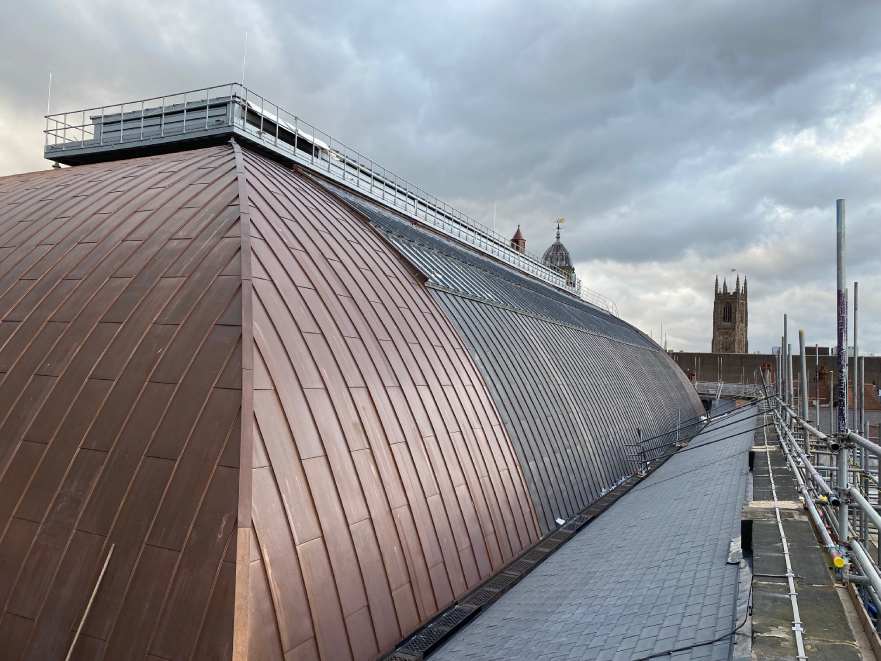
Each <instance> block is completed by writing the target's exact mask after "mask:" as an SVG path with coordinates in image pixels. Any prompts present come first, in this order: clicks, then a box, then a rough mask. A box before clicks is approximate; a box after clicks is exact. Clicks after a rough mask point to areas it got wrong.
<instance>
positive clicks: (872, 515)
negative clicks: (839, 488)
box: [847, 486, 881, 530]
mask: <svg viewBox="0 0 881 661" xmlns="http://www.w3.org/2000/svg"><path fill="white" fill-rule="evenodd" d="M847 493H848V494H849V495H850V497H851V498H853V499H854V500H855V501H856V504H857V505H859V506H860V508H861V509H862V510H863V511H864V512H865V513H866V516H868V517H869V519H870V520H871V521H872V523H873V524H874V525H875V528H876V530H881V516H879V515H878V512H876V511H875V508H874V507H873V506H872V503H870V502H869V501H868V500H866V498H865V497H864V496H863V494H862V493H860V490H859V489H857V488H855V487H853V486H850V487H848V488H847Z"/></svg>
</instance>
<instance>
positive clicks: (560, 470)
mask: <svg viewBox="0 0 881 661" xmlns="http://www.w3.org/2000/svg"><path fill="white" fill-rule="evenodd" d="M337 193H338V194H339V195H340V196H342V197H343V198H345V199H346V200H347V201H348V202H349V203H350V204H352V205H353V206H355V207H356V208H358V209H359V210H360V211H362V212H363V213H364V214H365V215H366V216H367V217H368V218H369V219H370V221H371V222H372V223H373V224H374V225H375V226H376V227H378V228H379V229H380V230H381V231H383V232H384V233H385V234H386V235H387V236H388V238H389V240H390V241H391V242H392V244H393V245H395V246H396V247H397V248H398V250H399V251H400V252H401V254H402V255H403V256H404V257H405V258H406V259H407V260H408V261H410V263H411V264H412V265H413V266H414V267H416V268H417V269H418V270H420V271H421V272H422V273H423V274H424V275H425V277H426V278H427V279H428V284H429V287H430V288H431V289H432V290H433V294H434V297H435V299H436V300H437V301H438V302H439V303H440V305H441V307H442V309H443V310H444V311H445V312H446V314H447V316H448V318H449V319H450V320H451V321H452V322H453V324H454V325H455V326H456V328H457V329H458V331H459V333H460V335H461V336H462V338H463V340H464V342H465V347H466V348H467V349H468V352H469V354H470V355H471V358H472V359H473V360H474V362H475V363H476V364H477V366H478V368H479V369H480V371H481V373H482V375H483V378H484V381H485V382H486V384H487V386H488V388H489V391H490V393H491V395H492V397H493V402H494V404H495V406H496V408H497V409H498V411H499V414H500V417H501V420H502V423H503V424H504V426H505V429H506V431H507V433H508V435H509V436H510V437H511V440H512V443H513V446H514V450H515V452H516V453H517V457H518V459H519V464H520V467H521V468H522V470H523V474H524V477H525V478H526V482H527V485H528V487H529V492H530V497H531V499H532V502H533V505H534V507H535V512H536V515H537V517H538V519H539V523H540V525H541V530H542V532H543V533H547V532H549V531H551V530H553V529H554V528H555V527H556V526H557V525H558V524H557V520H558V519H569V518H570V517H572V516H574V515H575V514H577V513H578V512H580V511H581V510H583V509H584V508H586V507H588V506H589V505H590V504H591V503H593V502H594V501H596V500H597V499H598V498H599V497H600V496H601V495H602V494H603V493H605V492H606V491H608V490H609V489H611V488H612V487H614V486H615V485H616V484H617V483H618V482H620V481H621V480H622V479H624V478H625V477H626V476H628V475H630V474H632V473H633V471H634V469H635V467H636V464H635V461H634V460H635V458H636V452H635V451H634V450H632V449H628V447H627V444H632V443H636V441H637V436H638V434H639V433H640V432H641V433H642V437H643V438H644V439H652V440H647V442H646V451H647V457H648V458H653V457H654V456H657V455H658V454H660V453H661V452H662V448H663V447H664V446H665V445H666V444H669V443H672V442H673V441H674V440H675V432H671V433H667V432H670V430H673V429H675V426H676V422H677V416H678V415H680V413H681V417H682V419H683V420H686V419H689V418H691V417H692V416H694V415H696V414H698V413H701V412H702V410H703V409H702V407H701V404H700V401H699V400H698V398H697V396H696V394H695V392H694V389H693V388H692V387H691V385H690V384H689V383H688V382H687V380H686V379H685V375H684V374H683V373H682V371H681V370H680V369H679V368H678V367H676V365H675V364H674V363H673V361H672V360H671V359H670V358H669V357H668V356H667V354H666V352H664V351H663V349H661V348H660V347H659V346H658V345H657V344H655V343H654V342H652V341H651V340H650V339H649V338H648V337H647V336H645V335H644V334H643V333H641V332H640V331H638V330H637V329H635V328H634V327H633V326H631V325H629V324H627V323H626V322H624V321H623V320H621V319H619V318H617V317H615V316H613V315H611V314H609V313H608V312H606V311H605V310H600V309H599V308H597V307H595V306H593V305H590V304H589V303H586V302H584V301H582V300H581V299H579V298H577V297H575V296H572V295H569V294H566V293H565V292H562V291H560V290H558V289H555V288H553V287H550V286H548V285H546V284H544V283H542V282H540V281H537V280H534V279H532V278H529V277H527V276H524V275H522V274H520V273H518V272H516V271H514V270H513V269H510V268H507V267H506V266H504V265H503V264H500V263H498V262H494V261H493V260H490V259H487V258H485V257H483V256H481V255H479V254H477V253H475V252H473V251H471V250H469V249H467V248H465V247H462V246H459V245H456V244H454V243H452V242H450V241H448V240H446V239H444V238H441V237H439V236H436V235H434V234H432V233H430V232H428V231H426V230H425V229H423V228H421V227H419V226H415V225H413V224H411V223H410V222H408V221H406V220H404V219H403V218H401V217H399V216H397V215H396V214H394V213H393V212H390V211H388V210H386V209H383V208H382V207H380V206H378V205H375V204H373V203H372V202H367V201H365V200H363V199H361V198H357V197H355V196H353V195H351V194H349V193H347V192H344V191H339V190H337ZM658 435H662V436H661V437H660V438H655V437H656V436H658Z"/></svg>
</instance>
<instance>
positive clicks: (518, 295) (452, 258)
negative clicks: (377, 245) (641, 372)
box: [322, 182, 657, 347]
mask: <svg viewBox="0 0 881 661" xmlns="http://www.w3.org/2000/svg"><path fill="white" fill-rule="evenodd" d="M322 184H323V185H324V186H326V187H327V188H329V189H331V190H333V191H335V192H336V193H337V194H338V195H340V196H341V197H342V198H343V199H345V200H346V201H347V202H348V203H350V204H352V205H353V206H354V207H355V208H357V209H358V210H359V211H361V212H362V213H364V214H365V215H366V216H367V217H368V218H369V219H370V221H371V222H372V223H374V224H375V225H376V226H377V227H379V228H380V229H382V230H383V231H384V232H385V233H386V234H387V235H388V236H389V238H390V240H391V241H392V242H393V243H394V244H395V245H396V246H397V247H398V249H399V250H400V251H401V252H402V253H403V254H405V255H406V256H407V258H408V259H409V260H410V261H411V262H412V263H413V264H414V266H416V267H417V268H418V269H419V270H420V271H422V273H423V274H425V276H426V277H427V278H428V279H429V282H430V283H431V284H433V285H435V286H438V287H442V288H446V289H450V290H452V291H453V292H455V293H457V294H461V295H464V296H471V297H474V298H479V299H481V300H485V301H489V302H493V303H496V304H500V305H507V306H510V307H512V308H515V309H517V310H519V311H522V312H528V313H531V314H536V315H540V316H543V317H547V318H548V319H552V320H554V321H557V322H560V323H567V324H571V325H573V326H576V327H579V328H582V329H589V330H590V331H591V332H595V333H602V334H604V335H607V336H608V337H611V338H613V339H618V340H622V341H626V342H631V343H634V344H638V345H641V346H651V347H656V346H657V345H655V344H654V342H652V341H651V340H650V339H649V338H648V337H647V336H646V335H645V334H643V333H642V332H640V331H639V330H637V329H636V328H634V327H633V326H631V325H630V324H628V323H626V322H624V321H622V320H621V319H618V318H617V317H615V316H614V315H612V314H610V313H608V312H606V311H605V310H601V309H600V308H598V307H596V306H595V305H592V304H591V303H588V302H587V301H584V300H582V299H579V298H577V297H575V296H573V295H571V294H568V293H566V292H563V291H561V290H559V289H557V288H555V287H552V286H550V285H547V284H545V283H543V282H541V281H539V280H536V279H534V278H530V277H529V276H527V275H525V274H522V273H520V272H518V271H515V270H514V269H511V268H509V267H507V266H505V265H504V264H502V263H501V262H497V261H495V260H493V259H491V258H489V257H485V256H483V255H480V254H479V253H477V252H475V251H473V250H470V249H469V248H468V247H466V246H465V245H462V244H458V243H455V242H454V241H451V240H449V239H446V238H444V237H441V236H440V235H438V234H435V233H433V232H431V231H430V230H428V229H426V228H423V227H420V226H418V225H415V224H414V223H412V222H411V221H408V220H405V219H404V218H403V217H401V216H399V215H398V214H396V213H395V212H393V211H390V210H387V209H385V208H384V207H382V206H381V205H379V204H376V203H374V202H370V201H367V200H365V199H364V198H361V197H358V196H356V195H354V194H352V193H349V192H347V191H345V190H343V189H341V188H339V187H337V186H334V185H333V184H329V183H326V182H322Z"/></svg>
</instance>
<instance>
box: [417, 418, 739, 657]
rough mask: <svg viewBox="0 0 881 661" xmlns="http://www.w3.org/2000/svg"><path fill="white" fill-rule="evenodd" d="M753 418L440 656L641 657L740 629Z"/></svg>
mask: <svg viewBox="0 0 881 661" xmlns="http://www.w3.org/2000/svg"><path fill="white" fill-rule="evenodd" d="M753 412H755V407H754V406H748V407H746V408H745V409H744V410H743V411H740V412H738V413H735V414H734V416H735V417H734V418H728V419H725V420H724V422H721V423H717V424H716V425H711V426H710V428H709V429H708V430H707V431H705V432H704V433H702V434H700V435H699V436H697V437H696V438H695V439H694V440H693V441H692V443H691V445H690V446H689V448H688V450H687V451H685V452H680V453H678V454H676V455H674V456H673V457H672V458H670V459H669V460H668V461H667V462H666V463H665V464H664V465H663V466H661V467H660V468H659V469H658V470H657V471H655V472H654V473H652V474H651V475H650V476H649V477H648V478H647V479H646V480H645V481H643V482H642V483H640V485H639V486H637V487H635V488H634V489H633V490H632V491H630V492H629V493H627V494H626V495H625V496H623V497H622V498H621V499H620V500H619V501H617V502H616V503H615V504H614V505H612V507H611V508H609V510H607V511H606V512H605V513H603V514H602V515H601V516H600V517H599V518H598V519H596V520H595V521H594V522H593V523H591V524H590V525H589V526H587V527H586V528H584V529H583V530H582V531H581V532H580V533H578V534H577V535H576V536H575V537H574V538H572V539H571V540H570V541H569V542H568V543H567V544H566V545H565V546H563V547H562V548H561V549H560V550H559V551H557V552H556V553H555V554H554V555H553V556H551V557H550V558H548V559H547V560H546V561H545V562H544V563H543V564H541V565H540V566H539V567H537V568H536V569H535V570H534V571H533V572H532V573H531V574H529V575H528V576H527V577H526V578H525V579H523V580H522V581H521V582H520V583H519V584H517V585H516V586H514V587H513V588H512V589H511V590H510V591H509V592H508V593H506V594H505V595H503V596H502V597H501V598H500V599H499V601H497V602H496V603H495V604H493V605H492V606H491V607H490V608H489V609H487V610H486V611H485V612H484V613H483V614H481V615H479V616H478V617H477V618H476V619H475V620H474V621H473V622H471V623H470V624H468V625H466V626H465V628H464V629H462V630H461V631H460V632H459V633H457V634H456V635H454V636H453V637H452V638H451V639H450V640H449V641H448V642H447V643H446V644H445V645H444V647H442V648H441V649H440V650H439V651H438V652H437V653H436V654H435V655H433V656H432V661H445V660H450V661H452V660H454V659H455V660H460V659H483V660H487V661H489V660H492V659H499V660H501V659H505V660H508V659H515V660H516V659H524V660H525V659H529V660H530V661H531V660H533V659H591V660H594V659H595V660H597V661H602V660H606V659H616V660H617V659H637V658H640V657H643V656H646V655H649V654H653V653H659V652H663V651H665V650H669V649H674V648H680V647H683V646H687V645H694V644H695V643H700V642H704V641H709V640H713V639H715V638H717V637H719V636H723V635H724V634H726V633H727V632H729V631H731V630H732V629H733V628H734V627H735V626H736V625H737V624H738V623H737V622H735V618H736V615H735V613H736V606H737V603H738V602H739V601H745V599H746V595H744V594H738V590H737V586H738V578H739V576H738V574H739V568H738V566H737V565H732V564H727V562H726V561H727V557H728V547H729V542H730V540H731V538H733V537H735V536H737V535H739V534H740V533H739V526H740V510H741V507H742V504H743V499H744V497H745V493H746V480H747V478H748V463H747V454H748V452H749V448H750V446H751V445H752V441H753V433H754V429H755V422H756V418H754V417H750V416H751V415H752V413H753ZM732 420H737V422H735V424H732V425H731V426H728V427H725V428H721V429H717V430H716V431H714V430H713V427H714V426H716V427H718V426H720V425H721V424H728V423H729V422H732ZM732 434H737V435H736V436H733V437H732V438H728V439H726V440H722V441H719V442H714V441H715V440H717V439H722V438H724V437H727V436H731V435H732ZM730 646H731V640H730V637H726V638H725V639H724V640H723V641H720V642H718V643H715V644H712V645H706V646H701V647H695V648H693V649H691V650H688V651H683V652H678V653H676V654H673V655H672V656H670V657H666V656H665V657H664V658H673V659H713V660H717V659H718V660H722V659H728V658H729V651H730Z"/></svg>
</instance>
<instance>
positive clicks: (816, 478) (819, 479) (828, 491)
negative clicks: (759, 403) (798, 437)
mask: <svg viewBox="0 0 881 661" xmlns="http://www.w3.org/2000/svg"><path fill="white" fill-rule="evenodd" d="M774 415H776V416H777V420H778V422H779V423H780V428H781V429H783V431H784V432H785V434H786V437H787V439H788V441H789V442H790V443H789V444H790V447H792V449H793V451H794V452H795V453H796V454H797V455H798V458H799V459H801V462H802V463H803V464H804V466H805V468H806V469H807V471H808V473H810V475H811V479H812V480H813V482H814V484H816V485H817V487H819V489H820V492H821V493H822V494H823V495H824V496H826V497H828V498H829V499H830V500H837V498H838V497H837V495H836V493H835V492H834V491H833V490H832V488H831V487H830V486H829V483H828V482H826V480H824V479H823V476H822V475H820V473H818V472H817V469H816V468H814V465H813V464H812V463H811V461H810V459H808V457H807V456H806V455H805V453H804V452H803V451H802V449H801V448H800V447H798V443H796V442H795V439H794V438H793V437H792V432H790V431H789V429H788V428H787V426H786V423H785V422H783V420H782V418H781V417H780V414H779V413H778V412H777V411H776V410H775V411H774Z"/></svg>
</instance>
